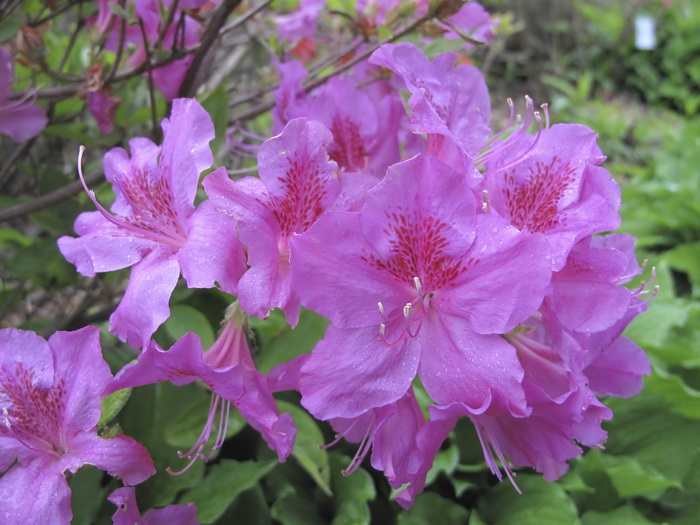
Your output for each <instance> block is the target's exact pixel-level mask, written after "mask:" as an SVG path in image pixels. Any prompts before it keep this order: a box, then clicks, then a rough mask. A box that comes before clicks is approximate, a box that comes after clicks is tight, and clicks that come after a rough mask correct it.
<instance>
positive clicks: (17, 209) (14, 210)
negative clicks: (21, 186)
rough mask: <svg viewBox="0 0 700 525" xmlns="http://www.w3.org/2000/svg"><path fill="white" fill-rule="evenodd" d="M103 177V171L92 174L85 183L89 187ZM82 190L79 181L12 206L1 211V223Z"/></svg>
mask: <svg viewBox="0 0 700 525" xmlns="http://www.w3.org/2000/svg"><path fill="white" fill-rule="evenodd" d="M102 177H104V175H103V173H102V172H101V171H98V172H94V173H90V174H88V175H87V176H86V177H85V183H86V184H87V185H88V186H89V185H90V184H94V183H95V182H98V181H99V180H100V179H101V178H102ZM82 190H83V185H82V183H81V182H80V181H79V180H75V181H73V182H69V183H68V184H66V185H65V186H63V187H61V188H58V189H57V190H55V191H52V192H51V193H47V194H45V195H42V196H41V197H38V198H36V199H34V200H31V201H28V202H23V203H22V204H16V205H15V206H10V207H9V208H5V209H4V210H0V222H5V221H11V220H13V219H17V218H19V217H24V216H25V215H29V214H30V213H34V212H36V211H39V210H43V209H44V208H48V207H49V206H53V205H54V204H56V203H58V202H61V201H62V200H65V199H67V198H68V197H71V196H73V195H75V194H76V193H80V192H81V191H82Z"/></svg>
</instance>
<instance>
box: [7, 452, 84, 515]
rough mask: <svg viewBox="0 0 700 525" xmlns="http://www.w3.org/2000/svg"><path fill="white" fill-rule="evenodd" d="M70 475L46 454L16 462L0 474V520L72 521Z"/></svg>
mask: <svg viewBox="0 0 700 525" xmlns="http://www.w3.org/2000/svg"><path fill="white" fill-rule="evenodd" d="M70 495H71V493H70V489H69V488H68V483H66V478H64V477H63V474H62V473H61V471H60V470H58V469H57V468H56V467H55V465H53V464H51V463H50V462H49V461H46V460H45V459H44V458H42V459H37V460H35V461H33V462H32V463H30V464H29V465H26V466H24V465H15V466H14V467H12V468H11V469H10V470H9V471H8V472H6V473H5V474H4V475H3V476H2V478H0V501H2V505H0V523H7V524H12V523H17V524H20V523H22V524H24V523H70V520H71V518H72V517H73V513H72V511H71V506H70Z"/></svg>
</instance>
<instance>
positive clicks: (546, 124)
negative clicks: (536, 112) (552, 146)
mask: <svg viewBox="0 0 700 525" xmlns="http://www.w3.org/2000/svg"><path fill="white" fill-rule="evenodd" d="M540 108H542V113H544V129H549V104H547V103H544V104H542V105H541V106H540Z"/></svg>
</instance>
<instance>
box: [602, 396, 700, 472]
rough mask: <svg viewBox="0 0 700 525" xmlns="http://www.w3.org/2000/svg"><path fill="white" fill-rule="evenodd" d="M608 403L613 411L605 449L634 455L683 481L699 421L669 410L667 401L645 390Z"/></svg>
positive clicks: (695, 446) (698, 432) (697, 445)
mask: <svg viewBox="0 0 700 525" xmlns="http://www.w3.org/2000/svg"><path fill="white" fill-rule="evenodd" d="M607 404H608V405H609V406H610V408H611V409H612V410H613V412H614V413H615V417H614V418H613V420H612V421H610V422H609V424H608V432H609V437H608V441H607V443H606V445H605V448H606V450H607V452H609V453H610V454H615V455H621V456H623V455H626V456H634V457H635V458H636V459H637V460H638V461H640V462H641V463H642V464H647V465H650V466H652V467H654V468H655V469H656V470H657V471H658V472H660V473H661V474H662V475H663V476H665V477H666V478H668V479H670V480H673V481H676V482H679V483H680V482H682V481H683V478H684V477H685V476H686V474H687V473H688V468H689V463H688V458H689V457H692V455H693V454H694V453H695V452H696V451H698V449H700V442H699V441H698V436H699V435H700V421H697V420H689V419H686V418H684V417H682V416H679V415H677V414H675V413H673V412H671V411H670V410H669V409H668V404H667V402H665V401H664V400H662V399H659V398H657V397H655V396H652V395H651V394H649V393H647V392H642V393H641V394H639V395H638V396H636V397H634V398H632V399H615V398H612V399H609V400H608V403H607ZM674 451H683V453H682V454H681V453H674Z"/></svg>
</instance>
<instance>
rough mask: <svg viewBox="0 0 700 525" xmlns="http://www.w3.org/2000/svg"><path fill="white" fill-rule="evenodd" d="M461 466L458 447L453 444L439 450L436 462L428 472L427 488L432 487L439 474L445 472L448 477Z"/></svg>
mask: <svg viewBox="0 0 700 525" xmlns="http://www.w3.org/2000/svg"><path fill="white" fill-rule="evenodd" d="M457 465H459V448H457V445H455V444H451V445H450V446H449V447H447V448H446V449H444V450H439V451H438V453H437V454H436V455H435V460H434V461H433V466H432V467H431V468H430V470H429V471H428V475H427V476H426V477H425V485H426V487H427V486H428V485H430V484H431V483H432V482H433V481H435V478H437V477H438V474H440V473H441V472H444V473H445V474H447V475H448V476H449V475H450V474H452V473H453V472H454V471H455V469H456V468H457Z"/></svg>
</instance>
